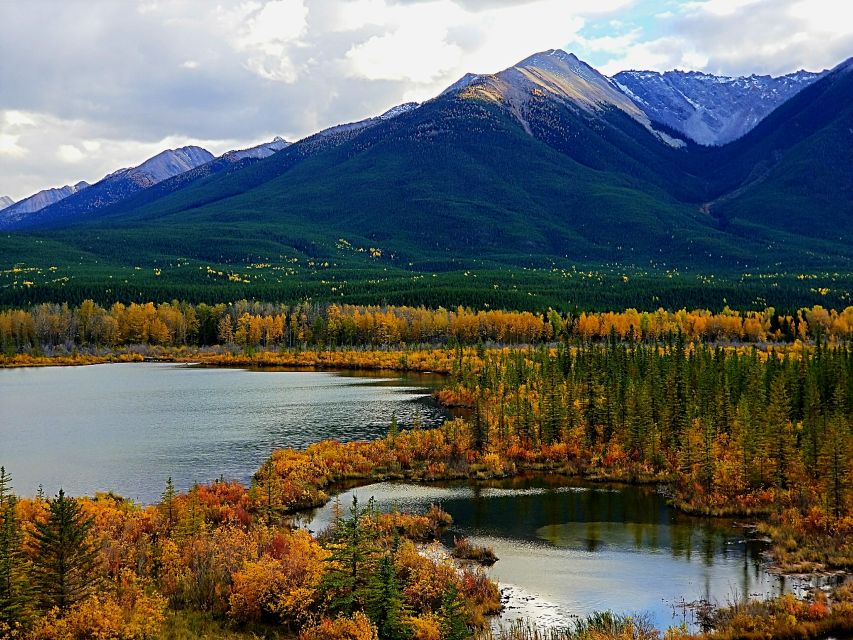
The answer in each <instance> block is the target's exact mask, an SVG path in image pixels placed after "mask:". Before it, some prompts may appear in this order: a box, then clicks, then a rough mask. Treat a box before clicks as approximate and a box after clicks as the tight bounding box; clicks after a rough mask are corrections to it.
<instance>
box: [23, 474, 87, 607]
mask: <svg viewBox="0 0 853 640" xmlns="http://www.w3.org/2000/svg"><path fill="white" fill-rule="evenodd" d="M93 523H94V519H93V518H92V517H87V516H86V515H85V514H84V513H83V510H82V507H81V506H80V504H79V503H78V502H77V501H76V500H75V499H74V498H68V497H66V495H65V492H64V491H63V490H62V489H60V490H59V494H58V495H57V496H56V497H55V498H53V499H52V500H49V501H48V518H47V521H46V522H37V523H36V525H35V531H34V532H33V540H34V542H35V547H36V554H35V558H34V559H33V579H34V582H35V586H36V589H37V593H38V598H39V601H40V603H41V605H42V606H43V607H44V608H46V609H49V608H51V607H58V608H59V609H60V610H66V609H68V607H70V606H71V605H73V604H75V603H76V602H79V601H80V600H82V599H83V598H85V597H86V596H87V595H88V594H89V593H90V592H91V590H92V589H93V588H94V586H95V585H96V583H97V575H98V574H97V572H96V570H95V568H96V565H97V562H98V550H97V549H96V548H95V546H94V545H93V543H92V540H91V539H90V533H91V530H92V526H93Z"/></svg>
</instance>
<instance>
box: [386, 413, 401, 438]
mask: <svg viewBox="0 0 853 640" xmlns="http://www.w3.org/2000/svg"><path fill="white" fill-rule="evenodd" d="M398 435H400V425H399V424H398V422H397V414H396V413H392V414H391V424H389V425H388V439H389V440H391V442H394V440H395V439H396V438H397V436H398Z"/></svg>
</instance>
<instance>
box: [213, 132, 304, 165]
mask: <svg viewBox="0 0 853 640" xmlns="http://www.w3.org/2000/svg"><path fill="white" fill-rule="evenodd" d="M288 146H290V143H289V142H288V141H287V140H285V139H284V138H282V137H281V136H276V137H275V138H273V139H272V140H271V141H270V142H264V143H261V144H259V145H256V146H254V147H249V148H248V149H237V150H235V151H229V152H227V153H224V154H223V155H222V157H223V158H227V159H228V160H230V161H231V162H237V161H239V160H242V159H243V158H257V159H259V160H260V159H263V158H268V157H269V156H271V155H272V154H274V153H276V152H277V151H281V150H282V149H284V148H285V147H288Z"/></svg>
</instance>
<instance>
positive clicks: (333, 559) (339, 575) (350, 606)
mask: <svg viewBox="0 0 853 640" xmlns="http://www.w3.org/2000/svg"><path fill="white" fill-rule="evenodd" d="M374 511H375V509H374V506H373V500H372V499H371V500H370V502H368V504H367V507H365V508H363V509H362V508H361V507H359V506H358V498H357V497H355V496H353V499H352V506H351V507H350V512H349V516H348V517H346V518H341V519H340V520H338V521H337V522H336V523H335V526H334V529H333V531H332V549H331V552H332V553H331V555H330V556H329V558H328V559H327V562H328V563H329V566H328V568H327V570H326V572H325V573H324V574H323V579H322V581H321V582H320V591H321V592H323V593H326V594H328V595H329V611H330V612H332V613H338V614H343V615H346V616H350V615H352V614H353V613H354V612H355V611H357V610H359V609H362V608H363V607H364V605H365V603H366V602H367V601H368V599H369V598H370V580H369V578H370V576H371V575H372V574H373V573H374V572H375V570H376V554H377V552H378V550H377V549H376V548H375V547H374V545H373V542H372V540H371V536H370V532H369V531H368V530H367V527H366V522H365V521H366V520H368V519H369V518H371V517H372V516H373V514H374Z"/></svg>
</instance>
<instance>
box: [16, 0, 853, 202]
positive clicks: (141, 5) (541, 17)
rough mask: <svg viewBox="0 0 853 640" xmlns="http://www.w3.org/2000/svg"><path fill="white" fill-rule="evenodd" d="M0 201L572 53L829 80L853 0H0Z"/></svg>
mask: <svg viewBox="0 0 853 640" xmlns="http://www.w3.org/2000/svg"><path fill="white" fill-rule="evenodd" d="M0 31H2V37H0V195H9V196H12V197H13V198H15V199H20V198H22V197H25V196H27V195H30V194H31V193H33V192H35V191H38V190H39V189H42V188H46V187H48V186H60V185H63V184H68V183H73V182H76V181H79V180H87V181H89V182H93V181H96V180H98V179H100V178H101V177H103V176H104V175H105V174H106V173H109V172H111V171H113V170H115V169H117V168H119V167H122V166H132V165H135V164H139V163H140V162H141V161H142V160H144V159H145V158H147V157H149V156H151V155H153V154H155V153H157V152H158V151H160V150H162V149H165V148H174V147H177V146H182V145H185V144H199V145H201V146H204V147H206V148H207V149H209V150H211V151H212V152H214V153H222V152H224V151H226V150H228V149H232V148H239V147H245V146H250V145H252V144H256V143H258V142H261V141H264V140H269V139H271V138H272V137H274V136H275V135H282V136H284V137H286V138H287V139H290V140H295V139H298V138H300V137H302V136H305V135H307V134H310V133H312V132H314V131H317V130H319V129H321V128H324V127H327V126H329V125H332V124H337V123H340V122H345V121H352V120H357V119H361V118H364V117H367V116H371V115H376V114H379V113H381V112H382V111H384V110H386V109H387V108H389V107H391V106H393V105H395V104H398V103H400V102H404V101H409V100H423V99H426V98H429V97H431V96H433V95H435V94H436V93H438V92H440V91H441V89H442V88H444V87H445V86H447V85H448V84H450V83H452V82H453V81H454V80H456V79H457V78H458V77H459V76H461V75H462V74H463V73H465V72H468V71H472V72H478V73H482V72H491V71H498V70H500V69H503V68H506V67H508V66H511V65H512V64H513V63H515V62H517V61H518V60H520V59H522V58H524V57H526V56H528V55H530V54H531V53H534V52H536V51H541V50H544V49H550V48H563V49H566V50H568V51H572V52H575V53H576V54H578V55H579V56H580V57H581V58H583V59H585V60H586V61H588V62H589V63H591V64H593V65H594V66H596V67H597V68H599V69H600V70H602V71H604V72H606V73H615V72H616V71H620V70H622V69H640V68H642V69H655V70H661V71H663V70H668V69H673V68H680V69H696V70H704V71H708V72H712V73H722V74H727V75H740V74H749V73H762V74H763V73H769V74H773V75H777V74H783V73H788V72H791V71H795V70H797V69H800V68H806V69H809V70H821V69H824V68H829V67H833V66H835V65H836V64H837V63H839V62H841V61H842V60H844V59H846V58H847V57H850V56H853V3H850V2H848V1H847V0H343V1H337V0H222V1H220V2H217V1H215V0H195V1H190V0H162V1H158V0H143V1H139V2H129V1H123V0H55V1H49V0H0Z"/></svg>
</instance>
